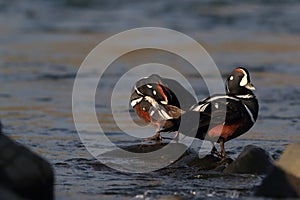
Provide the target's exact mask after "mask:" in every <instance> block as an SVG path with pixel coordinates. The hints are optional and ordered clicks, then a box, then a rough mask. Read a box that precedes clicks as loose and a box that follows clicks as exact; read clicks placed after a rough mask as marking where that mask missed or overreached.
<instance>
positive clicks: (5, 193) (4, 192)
mask: <svg viewBox="0 0 300 200" xmlns="http://www.w3.org/2000/svg"><path fill="white" fill-rule="evenodd" d="M0 199H9V200H26V199H24V198H22V197H20V196H18V195H17V194H15V193H14V192H12V191H11V190H9V189H7V188H5V187H1V186H0Z"/></svg>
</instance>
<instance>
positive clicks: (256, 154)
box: [223, 145, 273, 174]
mask: <svg viewBox="0 0 300 200" xmlns="http://www.w3.org/2000/svg"><path fill="white" fill-rule="evenodd" d="M272 166H273V161H272V158H271V156H270V155H269V153H268V152H266V151H265V150H264V149H262V148H260V147H257V146H254V145H248V146H246V147H245V148H244V150H243V151H242V153H241V154H240V155H239V156H238V158H237V159H236V160H235V161H233V162H232V163H231V164H230V165H228V167H227V168H225V169H224V170H223V172H224V173H240V174H266V173H267V172H268V171H270V169H271V168H272Z"/></svg>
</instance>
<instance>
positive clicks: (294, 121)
mask: <svg viewBox="0 0 300 200" xmlns="http://www.w3.org/2000/svg"><path fill="white" fill-rule="evenodd" d="M28 2H29V3H27V2H26V3H24V2H22V1H11V2H6V3H1V4H0V11H1V12H0V16H1V17H0V25H1V29H0V44H1V45H0V69H1V70H0V85H1V89H0V102H1V104H0V118H1V120H2V122H3V124H4V132H5V133H6V134H8V135H9V136H10V137H12V138H14V139H16V140H17V141H18V142H21V143H23V144H25V145H27V146H28V147H30V148H31V149H32V150H33V151H35V152H37V153H39V154H41V155H42V156H44V157H45V158H47V159H48V160H49V161H50V162H51V163H52V164H53V166H54V168H55V171H56V184H55V188H56V196H57V199H116V198H118V199H146V198H149V199H158V198H164V197H167V196H172V197H173V198H176V197H177V196H180V197H184V198H187V199H199V198H206V197H216V198H218V197H219V198H222V197H224V195H225V196H226V197H229V198H237V197H251V195H252V191H253V188H254V187H255V186H256V185H258V184H259V183H260V181H261V177H259V176H253V175H221V174H219V173H216V172H207V171H196V169H189V168H186V167H184V166H170V167H167V168H165V169H162V170H159V171H156V172H151V173H143V174H130V173H123V172H119V171H116V170H112V169H110V168H108V167H106V166H105V165H103V164H101V163H100V162H98V161H97V160H95V159H94V158H93V157H92V156H91V154H89V152H88V151H87V150H86V148H85V146H84V145H83V144H82V142H81V141H80V139H79V136H78V134H77V131H76V129H75V126H74V122H73V117H72V87H73V82H74V78H75V76H76V72H77V70H78V68H79V66H80V64H81V62H82V61H83V59H84V58H85V56H86V55H87V53H88V52H89V51H90V50H92V49H93V48H94V47H95V45H97V44H98V43H99V42H100V41H102V40H104V39H106V38H107V37H109V36H111V35H112V34H115V33H118V32H120V31H123V30H126V29H129V28H133V27H140V26H163V27H167V28H173V29H175V30H178V31H182V32H183V33H185V34H188V35H190V36H192V37H193V38H195V39H196V40H197V41H199V42H200V43H201V44H202V45H203V46H204V47H205V49H206V50H207V51H208V53H209V54H210V55H211V56H212V58H213V59H214V61H215V62H216V64H217V65H218V67H219V69H220V71H221V72H222V74H223V75H226V74H227V73H228V72H229V71H230V70H231V69H232V68H233V67H235V66H237V65H243V66H246V67H247V68H248V69H249V71H250V73H251V75H252V80H253V83H254V84H255V86H256V88H257V91H256V94H257V97H258V99H259V103H260V113H259V118H258V121H257V123H256V124H255V126H254V127H253V128H252V129H251V131H249V133H247V134H245V135H243V136H242V137H240V138H238V139H235V140H233V141H230V142H228V143H227V144H226V149H227V151H228V154H229V155H230V156H231V157H233V158H235V157H236V156H237V155H238V154H239V152H241V151H242V149H243V146H246V145H248V144H254V145H257V146H260V147H263V148H264V149H266V150H267V151H268V152H270V154H271V155H272V156H273V157H274V158H278V156H279V155H280V153H281V152H282V151H283V149H284V147H285V146H286V145H287V144H289V143H292V142H295V141H300V134H299V130H300V125H299V120H300V114H299V110H300V100H299V99H300V87H299V86H300V79H299V75H300V68H299V63H300V57H299V53H300V36H299V31H300V27H299V23H298V19H299V13H300V12H299V11H300V3H298V2H296V1H285V3H280V2H277V3H262V2H261V1H254V2H253V3H239V4H237V5H234V4H235V3H233V2H231V1H226V2H225V3H222V4H221V3H217V2H215V3H209V2H202V3H199V2H198V1H185V2H184V3H182V4H180V5H179V3H178V2H177V3H175V2H173V1H172V2H171V1H170V2H167V1H166V2H160V1H151V5H150V3H149V2H146V1H138V2H137V1H133V2H132V3H128V4H126V3H120V2H118V1H109V2H110V3H109V2H106V3H105V2H103V3H102V4H101V3H97V2H95V1H92V0H90V1H43V2H35V1H32V2H31V1H28ZM30 2H31V3H30ZM62 2H64V3H62ZM72 2H73V3H72ZM75 2H86V4H84V5H83V4H82V5H78V4H75ZM187 11H188V12H187ZM131 42H135V41H127V43H126V44H130V43H131ZM149 61H151V62H153V61H156V62H160V63H164V64H168V65H170V66H174V67H175V68H177V69H181V70H183V69H185V67H186V65H187V64H186V63H185V62H184V61H183V60H182V59H179V58H176V57H175V56H174V55H169V54H165V53H163V52H152V51H144V52H133V53H132V54H128V55H125V56H123V57H122V58H120V59H119V60H118V61H116V62H114V63H113V65H112V67H111V70H110V71H109V73H108V74H107V77H105V79H103V83H104V84H103V85H102V86H101V88H100V89H98V91H97V99H96V109H97V114H98V118H100V119H102V120H103V121H104V122H105V130H106V133H107V134H108V135H109V136H110V137H111V138H112V139H113V140H114V141H116V142H117V144H118V145H121V146H122V145H123V146H127V147H128V146H131V145H136V144H137V143H139V140H136V139H132V138H128V137H126V136H125V135H124V134H121V133H120V132H118V129H116V127H115V125H114V123H113V122H112V118H111V114H110V113H109V107H108V105H109V103H110V102H109V101H110V99H109V97H110V95H109V94H110V92H111V88H112V85H113V84H114V81H115V80H117V79H118V78H119V77H120V76H121V75H122V74H123V73H125V72H126V71H127V70H129V69H130V67H131V66H136V65H138V64H141V63H147V62H149ZM149 73H150V72H149ZM186 76H187V77H188V78H189V82H190V84H191V85H192V87H193V88H194V89H195V92H196V95H197V97H198V98H199V99H201V98H204V97H205V96H206V95H207V90H206V87H205V85H204V83H203V81H201V80H200V78H199V77H198V76H195V75H194V74H189V73H188V72H187V74H186ZM99 87H100V86H99ZM125 87H126V86H125ZM128 87H129V89H130V87H131V86H128ZM125 91H126V90H125V89H124V92H123V93H122V92H120V93H118V97H120V98H118V99H117V101H116V103H117V105H119V106H120V109H119V112H118V113H117V115H118V116H119V117H120V119H121V120H122V123H123V124H125V125H126V126H127V129H128V130H129V131H130V132H135V133H140V132H142V133H143V135H142V136H143V137H146V136H149V135H151V134H152V132H153V131H154V129H153V128H152V127H146V128H144V129H141V130H137V129H136V126H133V125H132V124H131V122H132V121H131V119H129V118H128V116H127V115H126V113H127V110H128V107H126V106H125V107H124V105H125V104H124V101H126V103H127V99H126V98H125V97H127V96H128V94H127V93H125ZM132 116H134V114H133V113H132ZM147 134H149V135H147ZM95 145H97V147H98V148H103V150H104V149H105V148H107V147H106V146H105V145H102V146H101V145H99V144H97V143H96V144H95ZM105 150H107V149H105ZM112 162H116V164H120V163H121V161H120V160H117V161H116V160H112ZM118 162H120V163H118ZM228 183H230V184H228Z"/></svg>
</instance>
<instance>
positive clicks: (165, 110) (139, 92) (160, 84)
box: [130, 74, 196, 141]
mask: <svg viewBox="0 0 300 200" xmlns="http://www.w3.org/2000/svg"><path fill="white" fill-rule="evenodd" d="M195 103H196V99H195V98H194V96H193V95H192V94H191V93H190V92H188V91H187V90H186V89H185V88H184V87H183V86H182V85H181V84H180V83H178V82H177V81H175V80H173V79H168V78H162V77H160V76H159V75H157V74H152V75H151V76H149V77H145V78H142V79H140V80H139V81H137V82H136V84H135V85H134V87H133V90H132V94H131V97H130V104H131V106H132V107H133V109H134V111H135V112H136V113H137V115H138V116H139V117H140V118H141V119H143V120H144V121H145V122H147V123H151V124H152V125H154V126H156V133H155V135H154V136H153V137H150V138H147V139H148V140H158V141H160V140H162V139H163V138H162V137H161V136H160V133H159V130H160V129H161V128H170V127H173V126H174V125H175V124H178V123H179V121H180V116H181V115H182V114H183V113H184V112H185V111H184V110H188V109H189V108H190V107H191V105H193V104H195ZM175 132H176V136H175V138H174V139H176V140H177V139H178V132H177V131H176V130H175Z"/></svg>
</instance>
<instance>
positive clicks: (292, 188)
mask: <svg viewBox="0 0 300 200" xmlns="http://www.w3.org/2000/svg"><path fill="white" fill-rule="evenodd" d="M299 155H300V143H298V144H291V145H289V146H288V147H287V148H286V150H285V151H284V153H283V154H282V156H281V157H280V159H279V161H278V162H277V163H276V164H277V166H275V167H274V168H273V169H272V170H271V171H270V173H269V174H268V175H267V176H266V177H265V179H264V180H263V182H262V184H261V185H260V186H259V187H258V188H257V190H256V195H257V196H264V197H272V198H299V197H300V157H299Z"/></svg>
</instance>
